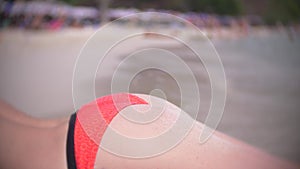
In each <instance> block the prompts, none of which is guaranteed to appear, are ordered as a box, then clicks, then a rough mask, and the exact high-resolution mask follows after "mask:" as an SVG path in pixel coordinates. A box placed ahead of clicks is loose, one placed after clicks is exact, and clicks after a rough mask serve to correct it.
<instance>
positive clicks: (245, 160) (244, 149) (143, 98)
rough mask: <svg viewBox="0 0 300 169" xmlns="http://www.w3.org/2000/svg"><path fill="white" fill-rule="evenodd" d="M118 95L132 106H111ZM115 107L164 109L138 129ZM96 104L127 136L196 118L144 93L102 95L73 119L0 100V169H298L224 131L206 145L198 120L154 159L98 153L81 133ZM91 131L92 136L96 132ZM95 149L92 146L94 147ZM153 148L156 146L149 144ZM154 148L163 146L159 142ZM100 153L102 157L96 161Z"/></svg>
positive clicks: (103, 151)
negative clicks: (31, 112) (29, 111)
mask: <svg viewBox="0 0 300 169" xmlns="http://www.w3.org/2000/svg"><path fill="white" fill-rule="evenodd" d="M115 96H118V98H119V99H121V100H122V99H124V98H123V97H129V98H130V104H127V105H124V104H122V103H123V102H118V101H117V102H115V103H113V102H112V97H115ZM115 104H121V105H123V107H122V109H121V110H120V111H125V110H126V109H125V106H128V107H129V106H132V105H134V104H140V105H139V106H140V107H141V108H142V109H141V110H140V111H141V112H142V113H143V112H144V113H146V112H147V113H157V111H158V110H160V107H161V106H162V105H164V106H165V109H163V112H162V114H161V115H160V116H159V117H158V119H156V120H155V121H154V122H152V123H151V124H146V125H143V126H141V127H134V126H135V125H128V124H129V123H128V121H127V120H125V119H124V118H123V117H122V116H121V115H120V114H117V112H115V114H114V113H113V112H114V111H113V110H115V107H114V108H110V106H112V107H113V106H117V105H115ZM93 105H96V106H98V108H99V109H101V106H102V108H103V106H104V107H105V106H106V108H105V109H101V110H107V112H106V111H101V114H102V116H103V117H104V119H107V118H110V123H109V124H110V126H111V127H112V128H114V129H118V131H120V132H122V133H126V134H127V135H140V136H146V135H148V136H149V135H153V134H154V135H157V134H159V133H161V132H164V131H165V130H166V129H168V128H169V127H172V125H173V124H174V123H176V119H177V117H178V116H179V115H182V116H183V117H184V119H185V120H186V122H189V121H190V120H193V119H191V117H190V116H189V115H187V114H186V113H185V112H183V111H182V110H181V109H180V108H178V107H176V106H175V105H173V104H171V103H169V102H167V101H165V100H163V99H159V98H157V97H154V96H148V95H141V94H125V93H123V94H114V95H113V96H104V97H102V98H99V99H97V100H96V101H95V102H91V103H89V104H86V105H84V106H82V107H81V108H80V109H79V110H78V111H77V113H76V114H73V115H72V116H71V118H69V117H66V118H61V119H48V120H46V119H36V118H33V117H29V116H28V115H26V114H25V113H22V112H20V111H18V110H16V109H14V108H13V107H11V106H10V105H8V104H6V103H4V102H0V134H1V137H0V168H1V169H19V168H23V169H35V168H38V169H52V168H53V169H57V168H60V169H67V168H68V169H75V168H77V169H83V168H93V166H95V167H94V168H96V169H103V168H107V169H114V168H116V169H119V168H123V169H127V168H128V169H135V168H136V169H140V168H149V169H153V168H157V169H160V168H161V169H162V168H172V169H173V168H174V169H176V168H178V169H182V168H188V169H193V168H195V169H199V168H212V169H219V168H230V169H235V168H236V169H240V168H244V169H245V168H249V169H250V168H251V169H252V168H257V169H259V168H262V169H276V168H278V169H284V168H287V169H293V168H299V167H298V166H295V165H294V164H291V163H289V162H286V161H283V160H281V159H278V158H276V157H272V156H271V155H269V154H267V153H264V152H262V151H260V150H258V149H256V148H254V147H251V146H249V145H247V144H245V143H242V142H241V141H238V140H235V139H233V138H230V137H229V136H226V135H224V134H222V133H220V132H215V133H214V134H213V135H212V137H211V138H210V139H209V140H208V141H207V142H205V143H204V144H200V143H199V134H200V132H201V130H202V129H203V127H204V125H203V124H202V123H200V122H196V123H195V125H194V126H193V127H192V129H191V131H190V132H189V133H188V134H187V136H186V137H185V138H184V139H183V140H182V141H181V142H180V143H179V144H178V145H177V146H175V147H174V148H173V149H171V150H169V151H167V152H165V153H163V154H161V155H157V156H154V157H149V158H142V159H133V158H126V157H121V156H117V155H114V154H112V153H109V152H107V151H105V150H103V149H102V148H99V147H96V148H97V149H94V148H95V142H93V141H91V140H86V139H90V138H89V137H86V135H87V133H85V132H82V128H83V127H84V126H83V125H84V123H83V122H81V123H79V122H78V118H79V117H80V116H85V115H89V113H92V114H93V113H98V111H96V112H93V111H94V109H93V107H92V106H93ZM147 106H148V107H147ZM143 108H146V109H143ZM147 108H148V110H147ZM131 110H132V109H130V111H131ZM181 113H183V114H181ZM174 119H175V120H174ZM90 124H93V125H95V124H94V123H90ZM97 125H99V126H102V127H100V129H102V132H103V133H100V137H102V136H103V137H105V134H106V133H105V132H106V127H107V126H106V127H104V126H105V125H103V124H97ZM95 128H97V126H95ZM91 129H92V130H91V131H92V132H93V128H91ZM78 134H79V135H78ZM94 134H95V133H94ZM97 134H98V135H99V133H96V135H97ZM78 138H80V139H78ZM100 141H101V140H100ZM99 144H100V143H99ZM161 144H163V143H161ZM78 145H79V147H78ZM91 146H94V147H93V148H91ZM151 146H154V145H149V147H151ZM155 146H162V145H160V144H156V145H155ZM121 148H122V147H121ZM133 148H136V147H133ZM97 151H98V154H99V155H98V156H97V158H96V157H95V156H96V154H95V153H96V152H97ZM91 166H92V167H91Z"/></svg>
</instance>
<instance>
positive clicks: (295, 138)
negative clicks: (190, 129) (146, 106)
mask: <svg viewBox="0 0 300 169" xmlns="http://www.w3.org/2000/svg"><path fill="white" fill-rule="evenodd" d="M145 11H151V12H162V13H168V14H172V15H175V16H178V17H180V18H183V19H185V20H187V21H189V22H190V23H192V24H194V25H195V26H196V27H197V28H199V29H200V30H201V31H202V32H203V34H204V35H206V36H207V37H208V38H209V39H210V40H211V42H212V43H213V45H214V46H215V48H216V50H217V52H218V53H219V55H220V58H221V59H222V62H223V65H224V69H225V73H226V79H227V101H226V107H225V111H224V114H223V118H222V120H221V123H220V125H219V126H218V128H217V130H219V131H221V132H224V133H226V134H228V135H230V136H232V137H235V138H237V139H240V140H243V141H245V142H246V143H248V144H251V145H254V146H256V147H259V148H261V149H263V150H264V151H267V152H269V153H271V154H273V155H276V156H279V157H281V158H284V159H287V160H291V161H294V162H297V163H299V162H300V134H299V127H300V126H299V120H300V110H299V109H300V104H299V103H300V55H299V53H300V49H299V47H300V1H299V0H284V1H283V0H168V1H167V0H131V1H129V0H80V1H79V0H60V1H59V0H48V1H3V0H0V79H1V80H0V98H1V99H2V100H4V101H6V102H8V103H10V104H12V105H13V106H15V107H16V108H18V109H20V110H21V111H23V112H26V113H27V114H29V115H31V116H35V117H39V118H57V117H62V116H67V115H70V114H71V113H73V112H74V111H75V110H74V105H73V100H72V76H73V70H74V68H75V63H76V58H77V56H78V55H79V52H80V50H81V48H82V47H83V45H84V44H85V42H86V41H87V40H88V38H89V37H90V36H92V35H93V33H94V32H95V31H96V30H98V29H99V28H101V26H102V25H104V24H105V23H108V22H109V21H114V20H116V19H118V18H120V17H123V16H126V15H130V14H134V13H137V12H145ZM136 31H144V32H145V33H144V35H143V36H139V37H136V38H132V39H130V40H128V41H126V43H123V44H120V45H118V47H116V48H114V50H112V51H111V52H110V54H109V55H108V56H107V57H106V61H105V64H104V66H102V67H100V68H99V69H98V72H97V74H96V77H85V78H84V77H83V78H82V79H81V81H80V84H79V85H80V87H81V88H82V90H83V91H84V90H88V88H89V87H90V86H89V85H87V81H95V84H96V88H95V92H96V96H97V97H100V96H103V95H106V94H109V93H110V89H111V88H110V87H111V86H110V84H111V80H112V75H113V72H114V70H115V69H116V67H117V66H118V64H119V63H120V62H121V61H122V60H123V59H124V58H125V57H126V56H127V55H129V54H130V53H132V52H134V51H137V50H139V49H143V48H149V47H158V48H161V49H166V50H168V51H171V52H173V53H174V54H176V55H178V56H179V57H181V58H182V59H183V60H184V61H185V62H186V64H187V65H188V66H189V67H190V69H191V70H192V71H193V73H194V75H195V77H196V80H197V82H198V86H199V93H200V97H201V103H200V110H199V112H198V113H199V116H198V119H197V120H199V121H201V122H204V120H205V118H206V115H207V112H208V109H209V105H210V99H211V94H210V92H211V89H210V81H209V78H208V74H207V71H206V70H205V67H204V66H203V64H202V63H201V60H199V58H197V56H195V54H194V53H193V52H191V51H190V50H189V49H188V48H187V47H186V46H184V45H182V44H179V43H178V42H174V40H170V39H168V38H166V37H163V36H158V35H156V34H153V33H149V31H150V32H152V31H154V32H158V33H160V32H161V33H164V32H168V33H170V34H172V35H174V36H176V37H178V38H180V39H184V41H189V42H190V43H192V44H194V45H195V46H201V49H202V53H201V54H203V55H205V54H206V53H208V52H209V48H210V47H209V45H208V43H209V42H208V41H207V40H206V38H204V37H203V36H202V35H201V36H199V35H198V34H197V33H195V32H192V31H191V30H190V29H189V28H188V26H187V25H185V24H178V22H175V21H172V20H168V19H164V18H159V17H152V16H151V15H149V16H146V17H144V18H135V19H129V20H126V19H123V20H119V21H117V22H115V24H114V26H112V27H111V29H110V30H108V31H107V32H105V33H104V34H103V36H101V37H98V39H97V43H99V47H97V48H96V49H95V51H96V50H103V49H102V48H101V46H102V45H103V44H104V43H108V42H110V41H112V39H114V38H115V37H117V36H118V35H121V34H123V33H128V32H129V33H130V32H132V33H134V32H136ZM149 57H155V58H157V60H159V59H160V58H159V56H149ZM160 61H161V62H168V60H160ZM141 62H145V60H135V61H132V62H131V63H126V65H124V66H122V68H123V69H122V74H121V77H122V78H124V79H126V78H127V75H128V74H131V73H133V72H132V71H133V70H134V67H136V66H137V65H138V64H139V63H141ZM88 66H89V65H87V67H88ZM176 69H177V70H178V75H179V77H181V78H182V80H183V81H184V77H185V75H184V74H182V73H181V72H180V68H176ZM184 82H185V83H186V84H189V83H191V82H190V81H184ZM120 85H122V84H120ZM153 89H161V90H162V91H163V92H164V93H165V95H166V98H167V99H168V100H169V101H170V102H172V103H174V104H176V105H178V106H180V102H181V100H180V99H181V98H180V90H179V86H178V84H177V83H176V81H175V80H174V78H173V77H172V76H171V75H169V74H167V73H166V72H163V71H159V70H156V69H153V70H145V71H142V72H140V73H139V74H137V75H136V76H135V77H134V78H133V80H132V82H131V84H130V86H129V91H130V92H135V93H146V94H149V92H151V91H152V90H153ZM189 103H190V104H191V105H193V104H195V100H194V98H190V100H189ZM187 112H188V111H187ZM188 113H190V112H188Z"/></svg>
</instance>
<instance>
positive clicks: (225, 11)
mask: <svg viewBox="0 0 300 169" xmlns="http://www.w3.org/2000/svg"><path fill="white" fill-rule="evenodd" d="M60 1H64V2H66V3H68V4H71V5H92V6H96V7H99V6H101V1H104V0H60ZM106 1H108V2H109V6H110V7H113V8H115V7H124V8H132V7H134V8H138V9H149V8H154V9H170V10H177V11H182V12H187V11H194V12H203V13H213V14H218V15H229V16H241V15H247V14H256V15H260V16H261V17H262V18H264V19H265V21H266V23H267V24H276V23H278V22H280V23H282V24H291V23H293V22H299V21H300V0H260V1H255V0H106ZM263 2H264V3H263ZM248 5H251V6H252V8H251V9H249V8H247V6H248ZM257 9H261V10H262V12H258V13H256V10H257Z"/></svg>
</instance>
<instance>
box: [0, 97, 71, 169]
mask: <svg viewBox="0 0 300 169" xmlns="http://www.w3.org/2000/svg"><path fill="white" fill-rule="evenodd" d="M67 121H68V120H67V119H60V120H40V119H35V118H32V117H30V116H27V115H26V114H24V113H22V112H20V111H18V110H16V109H14V108H12V107H11V106H10V105H8V104H6V103H4V102H0V135H1V137H0V168H2V169H18V168H23V169H35V168H39V169H51V168H53V169H57V168H62V169H64V168H66V157H65V140H66V134H65V133H66V131H67V124H68V123H67Z"/></svg>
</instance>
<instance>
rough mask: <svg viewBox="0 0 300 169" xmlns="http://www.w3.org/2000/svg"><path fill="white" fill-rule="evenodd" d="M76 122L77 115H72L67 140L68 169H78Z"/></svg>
mask: <svg viewBox="0 0 300 169" xmlns="http://www.w3.org/2000/svg"><path fill="white" fill-rule="evenodd" d="M75 121H76V113H74V114H72V116H71V117H70V121H69V130H68V138H67V162H68V169H76V162H75V151H74V128H75Z"/></svg>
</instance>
